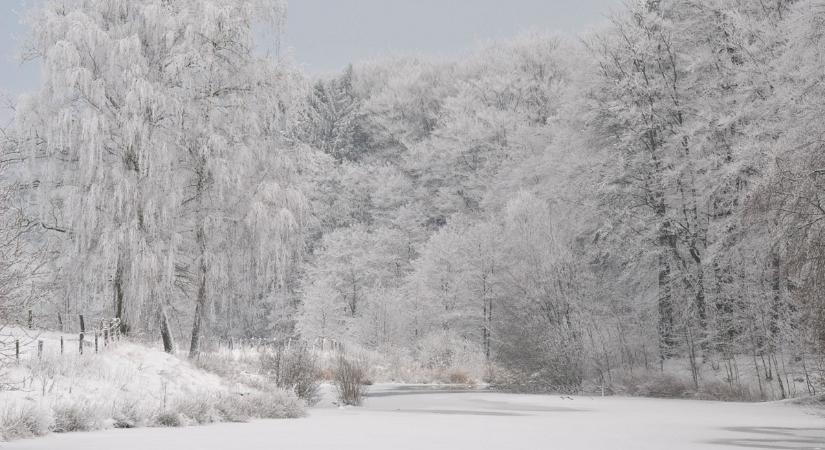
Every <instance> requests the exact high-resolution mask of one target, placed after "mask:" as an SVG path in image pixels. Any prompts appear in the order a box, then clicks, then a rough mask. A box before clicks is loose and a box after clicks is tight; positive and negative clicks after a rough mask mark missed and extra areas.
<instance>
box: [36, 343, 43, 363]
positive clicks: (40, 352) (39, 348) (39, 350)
mask: <svg viewBox="0 0 825 450" xmlns="http://www.w3.org/2000/svg"><path fill="white" fill-rule="evenodd" d="M37 359H38V360H41V359H43V341H42V340H38V341H37Z"/></svg>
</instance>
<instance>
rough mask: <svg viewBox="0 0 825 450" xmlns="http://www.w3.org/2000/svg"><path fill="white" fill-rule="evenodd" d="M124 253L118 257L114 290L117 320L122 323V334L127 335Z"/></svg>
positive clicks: (121, 252) (120, 253)
mask: <svg viewBox="0 0 825 450" xmlns="http://www.w3.org/2000/svg"><path fill="white" fill-rule="evenodd" d="M123 259H124V256H123V251H120V252H119V253H118V256H117V267H116V269H115V279H114V290H115V298H114V300H115V318H116V319H118V320H119V322H120V325H119V327H120V333H121V334H123V335H125V334H126V332H127V331H128V330H129V327H128V326H127V324H126V319H125V318H124V317H123V316H124V310H125V305H124V295H123V270H124V268H123V264H124V262H123Z"/></svg>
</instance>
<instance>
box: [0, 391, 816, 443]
mask: <svg viewBox="0 0 825 450" xmlns="http://www.w3.org/2000/svg"><path fill="white" fill-rule="evenodd" d="M370 395H371V396H370V397H369V398H367V400H366V402H365V405H364V406H363V407H359V408H355V407H345V408H339V407H335V406H334V405H332V404H331V403H330V401H329V400H328V399H327V400H325V401H324V402H322V404H321V406H319V407H317V408H314V409H312V410H310V412H309V415H308V417H306V418H302V419H292V420H261V421H255V422H252V423H247V424H216V425H210V426H203V427H190V428H143V429H134V430H107V431H100V432H93V433H71V434H66V435H50V436H47V437H44V438H38V439H32V440H26V441H16V442H11V443H8V444H4V445H3V446H2V448H4V449H8V450H15V449H18V450H23V449H28V450H40V449H43V450H45V449H50V450H61V449H62V450H81V449H82V450H98V449H99V450H110V449H115V448H116V449H118V450H143V449H152V450H163V449H176V450H183V449H192V450H212V449H214V450H227V449H239V450H240V449H243V450H259V449H260V450H264V449H266V450H271V449H288V450H300V449H357V450H384V449H393V450H403V449H411V450H412V449H416V450H420V449H427V450H434V449H451V450H455V449H468V450H471V449H472V450H483V449H502V450H519V449H525V450H528V449H529V450H537V449H571V450H575V449H628V450H644V449H652V450H654V449H655V450H683V449H742V448H768V449H808V450H812V449H825V418H824V417H822V416H820V415H817V414H816V413H815V411H813V410H805V409H803V408H800V407H798V406H795V405H792V404H788V403H721V402H708V401H693V400H661V399H644V398H622V397H604V398H601V397H595V398H593V397H566V396H565V397H562V396H558V395H519V394H505V393H492V392H483V391H465V392H456V391H451V392H444V391H440V390H436V389H430V388H425V387H421V386H398V385H380V386H374V387H373V389H372V390H371V394H370Z"/></svg>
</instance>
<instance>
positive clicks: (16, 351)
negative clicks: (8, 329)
mask: <svg viewBox="0 0 825 450" xmlns="http://www.w3.org/2000/svg"><path fill="white" fill-rule="evenodd" d="M14 359H15V360H16V361H17V362H18V363H20V339H15V340H14Z"/></svg>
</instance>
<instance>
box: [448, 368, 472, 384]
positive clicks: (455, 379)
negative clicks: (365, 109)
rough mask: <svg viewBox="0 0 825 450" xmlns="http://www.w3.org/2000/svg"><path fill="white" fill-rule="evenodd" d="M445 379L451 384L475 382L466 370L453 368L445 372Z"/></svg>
mask: <svg viewBox="0 0 825 450" xmlns="http://www.w3.org/2000/svg"><path fill="white" fill-rule="evenodd" d="M447 381H448V382H450V383H452V384H466V385H472V384H475V381H473V379H472V377H470V375H469V374H468V373H467V372H464V371H461V370H453V371H451V372H450V373H448V374H447Z"/></svg>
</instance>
